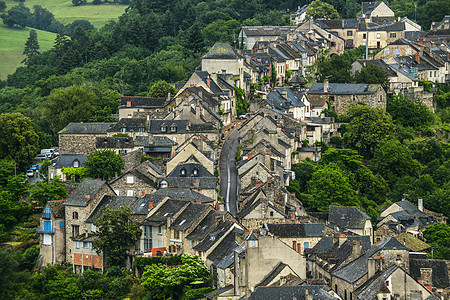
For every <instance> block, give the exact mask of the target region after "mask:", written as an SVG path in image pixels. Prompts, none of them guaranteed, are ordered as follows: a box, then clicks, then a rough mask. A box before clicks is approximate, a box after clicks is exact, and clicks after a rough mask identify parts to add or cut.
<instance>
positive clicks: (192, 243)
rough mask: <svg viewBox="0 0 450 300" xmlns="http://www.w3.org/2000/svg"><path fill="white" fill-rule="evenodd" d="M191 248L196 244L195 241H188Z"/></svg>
mask: <svg viewBox="0 0 450 300" xmlns="http://www.w3.org/2000/svg"><path fill="white" fill-rule="evenodd" d="M190 245H191V249H194V247H195V246H197V241H192V240H191V241H190Z"/></svg>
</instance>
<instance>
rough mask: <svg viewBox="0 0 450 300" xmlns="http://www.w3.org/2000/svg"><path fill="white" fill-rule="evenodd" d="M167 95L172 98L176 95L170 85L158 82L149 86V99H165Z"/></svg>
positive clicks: (162, 81)
mask: <svg viewBox="0 0 450 300" xmlns="http://www.w3.org/2000/svg"><path fill="white" fill-rule="evenodd" d="M169 93H170V95H171V97H173V96H175V94H176V93H177V89H176V88H175V87H174V86H173V85H171V84H170V83H167V82H166V81H164V80H159V81H157V82H155V83H153V84H152V85H151V86H150V89H149V90H148V94H147V95H148V96H149V97H157V98H165V97H167V96H168V95H169Z"/></svg>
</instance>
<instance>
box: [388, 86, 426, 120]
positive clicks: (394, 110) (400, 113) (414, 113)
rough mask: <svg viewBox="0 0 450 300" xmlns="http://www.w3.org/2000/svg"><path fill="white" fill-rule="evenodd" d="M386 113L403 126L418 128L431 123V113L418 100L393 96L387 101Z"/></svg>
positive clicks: (398, 95)
mask: <svg viewBox="0 0 450 300" xmlns="http://www.w3.org/2000/svg"><path fill="white" fill-rule="evenodd" d="M386 111H387V112H388V113H389V114H390V115H391V116H392V118H393V119H394V121H396V122H398V123H399V124H401V125H403V126H409V127H413V128H420V127H422V126H427V125H430V124H432V123H433V120H434V116H433V113H432V112H431V111H430V110H429V109H428V107H427V106H426V105H425V104H423V102H422V101H421V100H420V99H410V98H408V97H406V96H403V95H400V94H394V95H393V96H392V97H389V98H388V100H387V106H386Z"/></svg>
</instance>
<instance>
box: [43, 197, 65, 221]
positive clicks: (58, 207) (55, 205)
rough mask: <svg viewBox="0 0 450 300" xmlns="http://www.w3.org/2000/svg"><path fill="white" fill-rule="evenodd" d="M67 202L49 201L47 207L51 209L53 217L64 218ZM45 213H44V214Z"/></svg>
mask: <svg viewBox="0 0 450 300" xmlns="http://www.w3.org/2000/svg"><path fill="white" fill-rule="evenodd" d="M65 201H66V200H51V201H47V205H48V206H49V207H50V209H51V211H52V213H53V216H54V217H55V219H57V218H64V206H63V204H64V202H65ZM42 213H44V211H43V212H42Z"/></svg>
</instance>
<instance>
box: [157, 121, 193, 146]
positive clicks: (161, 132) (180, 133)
mask: <svg viewBox="0 0 450 300" xmlns="http://www.w3.org/2000/svg"><path fill="white" fill-rule="evenodd" d="M188 130H189V121H188V120H151V121H150V124H149V127H148V133H149V137H153V138H154V137H167V138H169V139H170V140H172V141H173V142H174V143H178V144H182V143H183V142H184V141H185V140H186V138H187V137H188V133H187V131H188Z"/></svg>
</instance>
